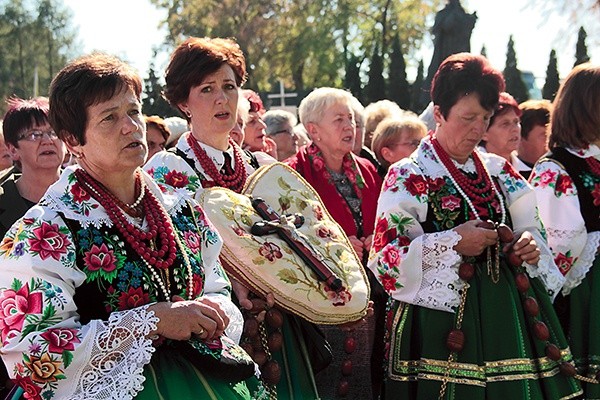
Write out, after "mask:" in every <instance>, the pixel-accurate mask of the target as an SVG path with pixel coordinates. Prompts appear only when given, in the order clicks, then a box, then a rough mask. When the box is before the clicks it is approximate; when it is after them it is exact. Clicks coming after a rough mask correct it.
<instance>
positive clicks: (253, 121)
mask: <svg viewBox="0 0 600 400" xmlns="http://www.w3.org/2000/svg"><path fill="white" fill-rule="evenodd" d="M242 96H243V97H244V98H246V99H247V100H248V101H249V102H250V111H249V113H248V114H249V115H248V120H247V121H246V128H245V129H244V149H245V150H250V151H251V152H256V151H261V152H264V153H267V154H268V155H270V156H271V157H273V158H277V147H276V146H277V144H276V143H275V141H274V140H273V139H270V138H267V134H266V131H265V128H266V127H267V125H266V124H265V122H264V121H263V115H264V113H265V107H264V106H263V102H262V100H261V99H260V96H259V95H258V93H256V92H255V91H253V90H250V89H244V90H242Z"/></svg>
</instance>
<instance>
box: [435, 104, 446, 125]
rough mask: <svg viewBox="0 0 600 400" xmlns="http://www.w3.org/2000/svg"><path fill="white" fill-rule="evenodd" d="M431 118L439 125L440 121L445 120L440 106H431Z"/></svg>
mask: <svg viewBox="0 0 600 400" xmlns="http://www.w3.org/2000/svg"><path fill="white" fill-rule="evenodd" d="M433 119H434V120H435V123H436V124H437V125H438V126H439V125H441V124H442V122H444V121H446V118H444V116H443V115H442V111H441V110H440V106H433Z"/></svg>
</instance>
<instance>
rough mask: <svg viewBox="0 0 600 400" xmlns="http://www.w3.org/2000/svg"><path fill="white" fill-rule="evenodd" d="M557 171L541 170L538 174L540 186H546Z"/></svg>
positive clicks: (552, 179)
mask: <svg viewBox="0 0 600 400" xmlns="http://www.w3.org/2000/svg"><path fill="white" fill-rule="evenodd" d="M557 174H558V172H554V171H550V170H549V169H547V170H545V171H544V172H542V173H541V174H540V176H539V180H540V187H546V186H548V185H549V184H550V182H552V181H554V179H555V178H556V175H557Z"/></svg>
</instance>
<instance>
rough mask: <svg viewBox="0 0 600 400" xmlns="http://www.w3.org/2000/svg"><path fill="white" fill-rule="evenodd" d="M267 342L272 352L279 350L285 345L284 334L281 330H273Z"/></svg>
mask: <svg viewBox="0 0 600 400" xmlns="http://www.w3.org/2000/svg"><path fill="white" fill-rule="evenodd" d="M267 343H268V346H269V350H270V351H271V352H273V351H279V350H281V347H282V346H283V335H282V334H281V332H277V331H275V332H271V334H269V338H268V339H267Z"/></svg>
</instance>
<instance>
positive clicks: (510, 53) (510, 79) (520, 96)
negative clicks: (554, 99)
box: [504, 35, 529, 103]
mask: <svg viewBox="0 0 600 400" xmlns="http://www.w3.org/2000/svg"><path fill="white" fill-rule="evenodd" d="M504 80H505V81H506V91H507V92H508V93H510V94H511V95H512V96H513V97H514V98H515V100H516V101H517V102H518V103H521V102H523V101H525V100H528V99H529V92H528V90H527V87H526V86H525V82H523V77H522V76H521V71H520V70H519V69H518V68H517V55H516V53H515V42H514V41H513V38H512V35H511V36H510V38H509V39H508V50H507V52H506V66H505V67H504Z"/></svg>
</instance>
